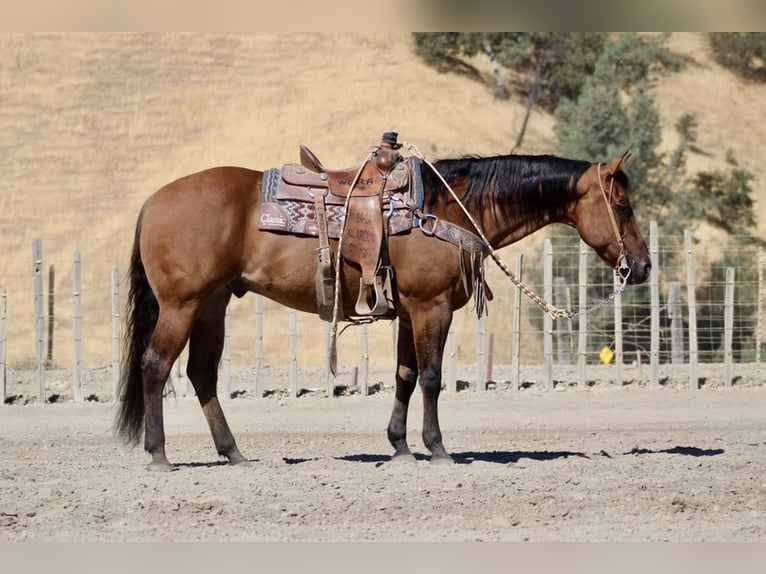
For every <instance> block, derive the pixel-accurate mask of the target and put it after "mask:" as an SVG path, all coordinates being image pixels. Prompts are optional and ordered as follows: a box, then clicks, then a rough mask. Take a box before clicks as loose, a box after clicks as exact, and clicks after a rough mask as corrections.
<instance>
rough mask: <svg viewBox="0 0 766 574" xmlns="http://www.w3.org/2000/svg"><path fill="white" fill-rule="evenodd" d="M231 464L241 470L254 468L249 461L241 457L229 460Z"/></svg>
mask: <svg viewBox="0 0 766 574" xmlns="http://www.w3.org/2000/svg"><path fill="white" fill-rule="evenodd" d="M229 464H231V465H232V466H236V467H239V468H248V467H251V466H253V465H252V464H251V463H250V461H249V460H247V459H246V458H245V457H244V456H241V457H239V458H234V457H232V458H230V459H229Z"/></svg>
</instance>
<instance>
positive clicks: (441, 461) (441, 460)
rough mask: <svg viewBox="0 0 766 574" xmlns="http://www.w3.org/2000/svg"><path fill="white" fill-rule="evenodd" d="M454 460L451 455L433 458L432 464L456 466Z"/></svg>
mask: <svg viewBox="0 0 766 574" xmlns="http://www.w3.org/2000/svg"><path fill="white" fill-rule="evenodd" d="M454 462H455V461H454V460H452V457H451V456H450V455H447V456H432V457H431V464H435V465H439V466H447V465H450V464H454Z"/></svg>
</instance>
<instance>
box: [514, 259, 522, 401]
mask: <svg viewBox="0 0 766 574" xmlns="http://www.w3.org/2000/svg"><path fill="white" fill-rule="evenodd" d="M523 260H524V255H523V254H521V253H519V254H518V255H517V256H516V278H517V279H518V280H519V281H521V273H522V263H523ZM511 344H512V345H513V349H512V351H513V353H512V359H511V363H512V370H513V390H514V391H518V390H519V387H520V386H521V381H520V380H519V379H520V378H521V288H520V287H516V289H514V292H513V342H512V343H511Z"/></svg>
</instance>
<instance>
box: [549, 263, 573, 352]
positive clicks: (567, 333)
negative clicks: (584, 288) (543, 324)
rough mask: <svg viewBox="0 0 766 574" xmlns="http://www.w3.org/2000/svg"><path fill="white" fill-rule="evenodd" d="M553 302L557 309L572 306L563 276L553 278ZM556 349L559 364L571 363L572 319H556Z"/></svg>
mask: <svg viewBox="0 0 766 574" xmlns="http://www.w3.org/2000/svg"><path fill="white" fill-rule="evenodd" d="M553 304H554V305H556V307H558V308H559V309H571V308H572V303H571V295H570V290H569V286H568V285H567V284H566V279H564V278H563V277H556V278H555V279H554V280H553ZM556 350H557V351H558V361H559V365H571V364H572V319H568V318H566V317H564V318H561V319H556Z"/></svg>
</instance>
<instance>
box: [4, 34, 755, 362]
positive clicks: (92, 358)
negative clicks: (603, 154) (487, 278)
mask: <svg viewBox="0 0 766 574" xmlns="http://www.w3.org/2000/svg"><path fill="white" fill-rule="evenodd" d="M671 46H672V48H673V49H675V50H677V51H678V52H679V53H682V54H684V55H685V56H686V57H687V58H688V65H687V67H686V70H685V71H683V72H681V73H679V74H675V75H673V76H671V77H669V78H667V79H664V80H663V81H662V82H661V83H660V84H659V86H658V88H657V93H658V96H659V101H660V105H661V109H662V116H663V119H664V120H665V121H666V125H667V126H668V128H670V126H672V124H673V121H674V119H675V118H676V117H678V115H680V114H681V113H684V112H692V113H696V114H698V119H699V123H700V126H699V135H700V142H699V144H700V147H701V148H702V149H704V150H705V151H706V152H707V153H708V155H706V156H700V157H699V158H693V160H692V162H691V163H692V166H693V167H716V166H722V165H723V157H724V154H725V151H726V149H727V148H732V149H733V150H735V153H736V154H737V157H738V159H739V161H740V163H741V165H743V167H745V168H746V169H749V170H751V171H752V172H754V173H755V174H757V175H758V180H759V181H760V179H761V176H762V175H763V169H764V168H763V166H762V164H761V162H760V155H759V154H758V151H757V150H759V149H764V144H765V143H766V141H764V140H765V139H766V132H764V130H762V129H760V118H762V117H763V115H764V109H763V108H764V107H765V106H766V98H763V97H762V96H763V91H764V88H763V87H762V86H754V85H745V84H743V83H742V82H741V81H739V80H738V79H736V78H735V77H733V76H732V75H731V74H729V73H728V72H726V71H724V70H722V69H721V68H720V67H719V66H717V65H716V64H714V63H712V61H711V59H710V57H709V53H708V52H707V47H706V44H705V41H704V37H701V36H699V35H695V34H678V35H674V37H673V38H672V42H671ZM483 72H484V73H486V74H489V73H490V72H489V69H486V70H483ZM522 114H523V105H522V103H520V102H519V103H513V102H511V103H509V102H498V101H495V100H494V99H493V96H492V91H491V88H490V87H489V86H488V85H484V84H482V83H480V82H475V81H469V80H467V79H465V78H463V77H459V76H456V75H450V74H440V73H438V72H436V71H435V70H433V69H431V68H429V67H428V66H426V65H425V64H423V63H422V62H421V61H420V60H418V59H417V58H416V57H415V56H414V55H413V52H412V43H411V38H410V35H409V34H408V33H402V34H398V35H397V34H393V35H392V34H390V33H386V34H355V35H353V34H336V35H324V34H279V35H265V34H258V35H245V34H225V35H219V34H198V33H194V34H152V35H146V34H91V33H89V34H58V35H57V34H34V35H26V34H3V35H0V128H1V129H0V157H2V168H3V169H2V171H3V176H4V187H3V191H2V194H0V253H2V257H0V287H5V288H7V290H8V337H9V349H8V352H9V357H10V358H11V359H12V360H15V361H21V360H26V359H28V358H30V357H31V356H32V355H33V352H34V336H33V334H32V333H33V329H32V327H33V317H34V312H33V304H32V293H31V283H32V282H31V277H30V275H31V273H30V270H31V242H32V239H33V238H35V237H40V238H42V239H43V247H44V256H45V264H46V266H47V265H48V264H55V265H56V279H57V284H58V293H59V295H58V301H59V303H58V305H59V306H58V310H57V322H56V337H57V341H58V343H57V348H58V349H59V352H57V355H56V357H57V359H58V360H59V361H62V362H68V359H67V357H68V356H69V352H68V350H61V349H62V347H63V348H64V349H68V348H69V343H68V342H67V341H69V340H70V332H69V330H70V328H71V325H70V324H71V320H70V319H69V318H68V316H69V315H70V312H69V311H70V299H69V293H70V292H71V288H70V285H71V267H72V266H71V259H72V253H73V251H74V250H75V249H79V250H81V252H82V257H83V297H84V300H83V305H84V316H85V333H84V338H85V352H86V363H88V364H99V363H106V362H107V361H108V360H109V355H110V349H111V346H110V341H109V337H110V327H109V325H110V319H109V315H110V313H111V311H110V304H109V278H110V266H111V265H112V264H117V265H119V268H120V270H121V272H123V273H124V271H125V270H126V268H127V258H128V254H129V251H130V244H131V241H132V237H133V228H134V224H135V218H136V215H137V213H138V210H139V208H140V206H141V203H142V202H143V201H144V199H145V198H146V197H148V195H149V194H150V193H151V192H152V191H153V190H155V189H156V188H157V187H159V186H160V185H162V184H164V183H166V182H168V181H170V180H172V179H175V178H177V177H180V176H182V175H185V174H187V173H190V172H194V171H198V170H200V169H203V168H206V167H209V166H213V165H220V164H234V165H244V166H248V167H253V168H261V169H262V168H268V167H272V166H277V165H281V164H282V163H285V162H287V161H295V160H296V159H297V155H298V149H297V148H298V144H299V143H305V144H307V145H309V146H310V147H311V148H312V149H313V150H314V151H315V152H316V153H317V154H318V155H319V156H320V157H321V158H322V160H323V162H324V163H325V164H326V165H335V166H346V165H351V164H353V163H355V162H357V161H359V160H361V159H362V157H363V156H364V155H365V153H366V150H367V149H368V147H369V146H370V145H373V144H375V143H376V142H377V140H378V138H379V137H380V134H381V133H382V132H383V131H387V130H395V131H398V132H399V133H400V140H406V141H410V142H413V143H415V144H416V145H417V146H418V147H419V148H420V149H421V150H422V151H423V152H424V153H425V154H426V155H427V156H428V157H431V158H435V157H444V156H450V155H462V154H466V153H477V154H492V153H503V152H507V151H508V150H509V149H510V147H511V145H512V142H513V141H514V138H515V134H516V130H517V129H518V127H519V125H520V123H521V119H522ZM552 125H553V122H552V120H551V118H550V117H547V116H545V115H543V114H539V113H538V114H535V115H534V116H533V118H532V121H531V123H530V126H529V128H528V132H527V139H526V145H525V149H524V150H523V151H524V152H526V153H555V152H556V145H555V138H554V137H553V134H552V129H551V128H552ZM671 138H672V134H671V130H670V129H668V140H669V141H671ZM590 159H594V160H595V159H604V158H590ZM760 209H763V206H761V207H760ZM639 217H640V214H639ZM761 221H762V223H761V231H764V229H766V228H764V224H763V222H764V221H765V220H764V219H763V218H761ZM642 223H643V224H644V225H645V226H647V227H648V222H642ZM534 241H535V240H532V243H530V244H529V245H533V244H534ZM529 249H530V247H525V245H524V244H522V245H519V246H514V248H512V250H510V251H509V254H508V256H507V259H508V260H509V261H511V259H512V257H513V253H515V252H517V251H518V250H529ZM513 250H516V251H513ZM492 273H494V271H493V272H492ZM502 281H503V280H502V279H495V280H494V281H493V286H494V290H495V292H496V294H499V292H501V291H509V290H506V289H505V288H504V286H503V283H502ZM251 306H252V299H250V298H246V299H245V300H243V301H238V302H236V303H235V304H234V306H233V310H234V312H235V313H239V314H241V315H243V316H245V317H250V316H252V310H251ZM499 314H501V313H492V314H491V316H493V315H494V316H495V317H497V315H499ZM303 320H304V319H303V318H301V321H303ZM306 320H307V321H308V320H309V319H306ZM469 320H470V315H469V314H467V312H466V313H465V314H463V315H461V316H460V321H469ZM313 324H314V323H312V325H313ZM241 325H242V326H235V330H236V331H239V333H238V334H237V333H235V335H236V336H235V345H236V346H235V348H234V351H235V360H237V358H238V357H239V359H240V360H242V361H246V360H250V359H249V358H250V357H251V356H252V353H251V350H250V349H252V338H251V334H250V331H251V329H250V327H249V326H247V325H246V324H245V322H243V323H241ZM376 328H377V327H376ZM382 329H383V331H382V332H383V333H385V337H389V335H388V331H387V327H383V328H382ZM283 330H284V326H281V325H274V327H273V335H274V336H273V337H271V338H270V339H269V340H267V341H266V343H267V352H276V349H278V348H280V347H282V345H283V341H284V340H285V339H282V338H281V337H282V331H283ZM302 348H303V347H302ZM317 352H318V353H319V354H320V355H321V351H317ZM349 352H351V353H353V352H356V351H355V348H353V346H352V350H351V351H349ZM382 360H383V361H388V360H390V357H383V358H382ZM320 361H321V359H317V362H320Z"/></svg>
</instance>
